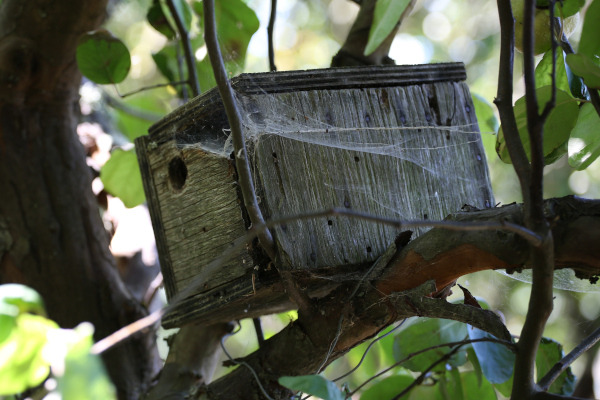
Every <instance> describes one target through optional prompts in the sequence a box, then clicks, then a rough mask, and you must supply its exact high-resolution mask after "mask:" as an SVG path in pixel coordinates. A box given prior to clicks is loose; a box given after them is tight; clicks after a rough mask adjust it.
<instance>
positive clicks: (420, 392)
mask: <svg viewBox="0 0 600 400" xmlns="http://www.w3.org/2000/svg"><path fill="white" fill-rule="evenodd" d="M425 399H427V400H443V397H442V392H441V391H440V385H421V386H417V387H415V388H414V389H412V390H411V391H410V393H409V394H408V400H425ZM403 400H404V398H403Z"/></svg>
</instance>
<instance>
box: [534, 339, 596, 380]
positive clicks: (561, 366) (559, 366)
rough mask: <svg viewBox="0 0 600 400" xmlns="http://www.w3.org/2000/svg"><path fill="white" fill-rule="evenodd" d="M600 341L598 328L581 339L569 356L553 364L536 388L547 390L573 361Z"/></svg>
mask: <svg viewBox="0 0 600 400" xmlns="http://www.w3.org/2000/svg"><path fill="white" fill-rule="evenodd" d="M598 341H600V328H598V329H596V330H595V331H594V332H592V333H591V335H589V336H588V337H586V338H585V339H583V340H582V341H581V343H579V344H578V345H577V347H575V348H574V349H573V350H572V351H571V352H570V353H569V354H567V355H566V356H564V357H563V359H562V360H560V361H559V362H557V363H556V364H554V366H553V367H552V368H550V371H548V372H547V373H546V375H544V377H543V378H542V379H540V380H539V382H538V386H539V388H540V389H541V390H548V389H549V388H550V385H552V383H553V382H554V381H555V380H556V378H558V377H559V376H560V374H562V373H563V372H564V371H565V370H566V369H567V368H569V366H570V365H571V364H572V363H573V361H575V360H577V359H578V358H579V356H581V355H582V354H583V353H585V352H586V351H588V350H589V349H590V348H591V347H592V346H593V345H595V344H596V343H598Z"/></svg>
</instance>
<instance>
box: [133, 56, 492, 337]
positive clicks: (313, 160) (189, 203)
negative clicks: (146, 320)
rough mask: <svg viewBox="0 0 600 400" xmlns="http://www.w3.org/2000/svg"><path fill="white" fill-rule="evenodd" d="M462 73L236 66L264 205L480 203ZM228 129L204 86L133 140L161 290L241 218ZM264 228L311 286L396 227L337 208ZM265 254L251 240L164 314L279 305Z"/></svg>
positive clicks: (222, 242) (482, 194) (376, 209)
mask: <svg viewBox="0 0 600 400" xmlns="http://www.w3.org/2000/svg"><path fill="white" fill-rule="evenodd" d="M465 78H466V74H465V71H464V66H462V64H438V65H435V64H433V65H425V66H394V67H392V66H381V67H368V68H344V69H327V70H311V71H290V72H280V73H264V74H247V75H246V74H243V75H241V76H239V77H236V78H234V79H233V80H232V84H233V87H234V89H235V90H236V94H237V96H238V101H239V107H240V111H241V114H242V116H243V120H244V130H245V134H246V143H247V145H248V148H249V154H250V155H251V163H252V168H253V173H254V177H255V181H256V188H257V194H258V196H259V200H260V207H261V209H262V211H263V213H264V214H265V216H266V217H267V218H277V217H283V216H290V215H296V214H300V213H305V212H311V211H317V210H323V209H325V208H330V207H339V208H348V209H352V210H356V211H361V212H368V213H371V214H375V215H380V216H382V217H387V218H397V219H423V218H430V219H441V218H444V217H445V216H446V215H448V214H450V213H451V212H454V211H457V210H458V209H460V208H461V207H462V206H463V204H465V203H469V204H471V205H474V206H476V207H479V208H485V207H490V206H491V205H492V204H493V195H492V192H491V187H490V184H489V176H488V172H487V165H486V163H485V155H484V153H483V147H482V145H481V140H480V136H479V131H478V127H477V121H476V119H475V115H474V112H473V105H472V103H471V98H470V94H469V90H468V87H467V86H466V84H465V83H464V82H462V81H464V79H465ZM228 135H229V132H228V123H227V119H226V116H225V113H224V111H223V109H222V104H221V101H220V98H219V96H218V93H217V92H216V90H211V91H209V92H207V93H205V94H204V95H203V96H200V97H198V98H196V99H194V100H193V101H191V102H190V103H188V104H186V105H185V106H184V107H181V108H179V109H178V110H176V111H175V112H173V113H171V114H170V115H169V116H167V117H166V118H165V119H163V120H162V121H160V122H159V123H157V124H156V125H154V126H153V127H152V128H151V130H150V137H149V138H146V139H140V140H139V142H138V145H140V146H141V145H143V146H144V149H145V150H143V151H142V150H138V154H139V156H140V159H142V158H143V160H141V165H142V170H143V171H144V170H145V172H143V176H144V178H145V189H146V193H147V195H148V197H149V205H150V208H151V215H152V219H153V222H154V220H157V222H156V223H155V225H154V228H155V230H160V232H157V233H156V237H157V243H158V244H159V253H160V257H161V264H163V265H162V268H163V274H165V279H168V280H169V281H168V282H166V283H167V286H168V290H167V292H168V296H169V297H172V296H173V295H174V294H176V293H177V292H178V291H179V290H181V289H182V288H184V287H186V286H187V285H188V284H189V283H190V282H191V281H192V280H193V279H194V277H195V276H197V275H198V274H199V273H200V272H201V271H202V269H203V268H205V267H206V266H207V265H208V264H209V262H210V261H212V259H214V258H215V257H217V256H218V255H219V253H220V252H221V251H225V250H226V249H227V247H228V246H229V244H230V243H231V242H232V241H234V240H235V239H237V238H238V237H240V236H242V235H243V234H244V233H245V231H246V228H247V226H248V224H249V223H248V221H247V219H246V216H245V211H244V210H243V205H242V204H243V202H242V201H241V196H240V193H239V190H238V188H237V182H236V178H235V168H234V166H233V163H232V161H231V159H230V157H229V156H230V154H229V153H230V152H231V145H230V139H229V137H228ZM184 169H185V170H186V171H187V175H186V174H184V173H183V172H182V171H183V170H184ZM183 175H185V177H183ZM182 177H183V178H182ZM273 232H274V238H275V240H276V242H277V247H278V252H279V254H280V256H281V257H280V258H279V260H280V264H281V265H278V268H286V269H290V270H293V271H295V275H296V276H297V278H298V279H301V280H302V284H303V285H304V287H308V290H309V292H310V293H311V294H312V295H314V296H318V295H322V294H324V293H326V292H327V290H330V289H332V288H333V287H335V286H336V285H337V282H339V281H340V280H343V279H356V276H359V275H360V274H361V273H362V272H361V271H365V268H367V267H368V266H369V265H371V264H372V262H373V261H375V260H376V259H377V257H378V256H379V255H380V254H382V253H383V252H384V251H385V249H386V248H387V247H388V245H389V244H390V243H391V242H392V241H393V239H394V237H395V236H396V235H397V233H398V231H397V230H396V229H393V228H391V227H388V226H383V225H379V224H375V223H370V222H366V221H360V220H350V219H347V218H337V217H331V218H322V219H318V220H302V221H297V222H294V223H288V224H286V225H284V226H279V227H276V228H275V229H274V230H273ZM422 232H424V230H417V232H416V235H419V234H421V233H422ZM264 260H265V259H264V257H263V256H262V255H261V254H260V252H259V249H257V248H256V247H255V245H250V246H248V247H247V248H246V250H244V251H243V252H241V253H240V254H238V255H235V256H234V257H233V258H232V259H231V260H230V261H229V262H227V263H226V264H225V265H223V266H222V267H221V268H220V269H219V270H218V271H217V272H216V273H215V274H214V275H213V276H211V277H210V278H209V279H208V280H207V281H206V282H204V283H203V284H202V287H200V288H199V289H198V291H197V293H196V294H194V295H192V296H191V297H190V298H188V299H187V300H185V301H184V302H183V303H182V304H180V305H179V306H178V307H177V308H176V309H175V310H174V311H173V312H172V313H170V314H169V315H167V316H166V317H165V319H164V320H163V323H164V324H165V325H166V326H181V325H182V324H186V323H190V322H194V321H202V322H205V323H216V322H222V321H227V320H231V319H236V318H244V317H249V316H259V315H262V314H264V313H272V312H279V311H284V310H286V309H289V308H290V307H291V306H292V305H291V303H290V302H289V300H288V299H287V297H286V295H285V293H283V291H282V288H281V285H280V283H279V282H278V278H277V275H276V274H275V273H274V269H272V270H271V271H268V266H267V265H266V263H265V262H264ZM349 274H351V275H352V277H350V275H349ZM357 274H358V275H357ZM167 276H169V278H167ZM253 276H254V278H252V277H253Z"/></svg>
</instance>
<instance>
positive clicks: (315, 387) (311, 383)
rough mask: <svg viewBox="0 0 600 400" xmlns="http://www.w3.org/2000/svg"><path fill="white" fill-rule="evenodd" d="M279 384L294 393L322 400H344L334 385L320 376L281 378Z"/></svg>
mask: <svg viewBox="0 0 600 400" xmlns="http://www.w3.org/2000/svg"><path fill="white" fill-rule="evenodd" d="M279 384H280V385H281V386H284V387H286V388H288V389H291V390H294V391H301V392H304V393H308V394H311V395H313V396H316V397H320V398H322V399H323V400H344V399H345V398H346V395H345V394H344V392H342V391H341V390H340V389H339V388H338V387H337V386H336V385H335V383H333V382H331V381H329V380H327V379H325V378H323V377H322V376H320V375H303V376H282V377H281V378H279Z"/></svg>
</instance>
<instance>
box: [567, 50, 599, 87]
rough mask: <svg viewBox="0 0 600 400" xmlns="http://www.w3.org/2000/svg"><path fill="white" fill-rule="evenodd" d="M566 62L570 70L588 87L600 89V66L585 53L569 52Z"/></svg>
mask: <svg viewBox="0 0 600 400" xmlns="http://www.w3.org/2000/svg"><path fill="white" fill-rule="evenodd" d="M567 63H568V64H569V67H571V70H572V71H573V72H574V73H575V74H576V75H579V76H580V77H582V78H583V81H584V82H585V84H586V85H587V87H588V88H590V89H600V66H598V65H596V64H594V61H593V60H592V59H591V58H590V57H588V56H586V55H585V54H569V55H568V56H567Z"/></svg>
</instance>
